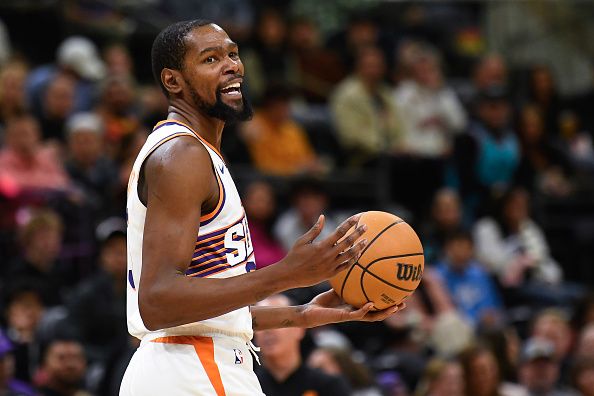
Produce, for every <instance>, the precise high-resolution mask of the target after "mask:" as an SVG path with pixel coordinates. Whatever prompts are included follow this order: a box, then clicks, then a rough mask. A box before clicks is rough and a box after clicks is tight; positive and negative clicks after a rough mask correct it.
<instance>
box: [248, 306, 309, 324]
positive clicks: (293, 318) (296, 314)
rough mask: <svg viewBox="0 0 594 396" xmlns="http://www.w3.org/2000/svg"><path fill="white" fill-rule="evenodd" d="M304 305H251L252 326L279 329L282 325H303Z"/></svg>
mask: <svg viewBox="0 0 594 396" xmlns="http://www.w3.org/2000/svg"><path fill="white" fill-rule="evenodd" d="M304 310H305V306H304V305H298V306H291V307H257V306H256V307H252V308H251V314H252V328H253V329H254V330H268V329H280V328H283V327H305V326H304V325H305V323H304V321H303V318H304V316H303V311H304Z"/></svg>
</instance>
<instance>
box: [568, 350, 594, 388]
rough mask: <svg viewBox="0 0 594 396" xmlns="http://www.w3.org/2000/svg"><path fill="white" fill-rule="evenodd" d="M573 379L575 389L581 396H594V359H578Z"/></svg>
mask: <svg viewBox="0 0 594 396" xmlns="http://www.w3.org/2000/svg"><path fill="white" fill-rule="evenodd" d="M572 379H573V380H572V384H573V387H574V388H575V389H576V390H577V391H578V392H579V393H580V395H581V396H594V357H591V358H581V359H577V360H576V362H575V364H574V365H573V370H572Z"/></svg>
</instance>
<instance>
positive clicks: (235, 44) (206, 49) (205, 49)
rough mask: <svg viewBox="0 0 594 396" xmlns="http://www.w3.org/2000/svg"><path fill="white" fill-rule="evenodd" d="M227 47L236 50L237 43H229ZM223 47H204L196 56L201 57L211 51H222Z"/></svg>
mask: <svg viewBox="0 0 594 396" xmlns="http://www.w3.org/2000/svg"><path fill="white" fill-rule="evenodd" d="M227 47H231V48H237V43H235V42H233V41H231V42H230V43H229V44H228V45H227ZM222 50H223V47H222V46H220V45H217V46H214V47H206V48H204V49H203V50H202V51H200V53H199V54H198V55H202V54H204V53H206V52H211V51H222Z"/></svg>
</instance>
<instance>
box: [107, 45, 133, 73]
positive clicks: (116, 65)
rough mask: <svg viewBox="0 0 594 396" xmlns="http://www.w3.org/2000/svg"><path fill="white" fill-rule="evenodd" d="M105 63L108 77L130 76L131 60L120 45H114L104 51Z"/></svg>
mask: <svg viewBox="0 0 594 396" xmlns="http://www.w3.org/2000/svg"><path fill="white" fill-rule="evenodd" d="M104 58H105V63H106V64H107V69H108V70H109V73H110V75H115V76H129V75H130V74H132V59H131V58H130V54H129V53H128V51H127V50H126V49H125V48H124V47H122V46H121V45H114V46H112V47H109V48H108V49H107V51H105V56H104Z"/></svg>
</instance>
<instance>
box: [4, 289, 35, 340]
mask: <svg viewBox="0 0 594 396" xmlns="http://www.w3.org/2000/svg"><path fill="white" fill-rule="evenodd" d="M42 315H43V304H42V303H41V298H40V297H39V295H38V294H37V293H35V292H32V291H25V292H22V293H19V294H18V295H17V296H15V297H14V299H13V300H12V301H11V303H10V305H9V306H8V308H7V310H6V318H7V320H8V326H9V327H10V328H12V329H15V330H17V331H18V332H19V333H23V334H33V333H34V332H35V330H36V329H37V325H38V324H39V321H40V320H41V316H42Z"/></svg>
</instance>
